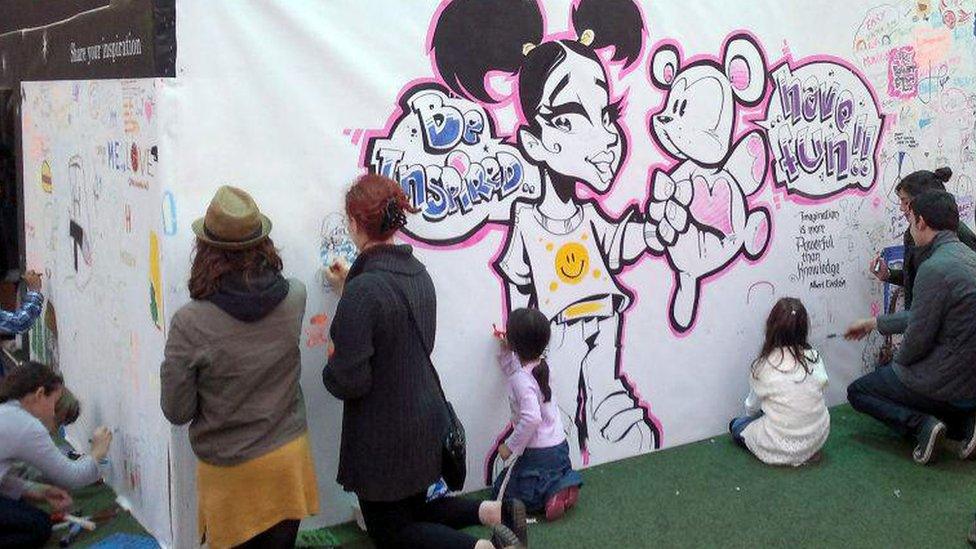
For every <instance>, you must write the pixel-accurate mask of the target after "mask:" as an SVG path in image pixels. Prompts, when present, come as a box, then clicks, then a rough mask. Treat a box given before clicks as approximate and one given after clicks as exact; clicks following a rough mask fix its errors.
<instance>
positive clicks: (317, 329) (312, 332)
mask: <svg viewBox="0 0 976 549" xmlns="http://www.w3.org/2000/svg"><path fill="white" fill-rule="evenodd" d="M308 324H309V325H308V327H307V328H305V346H306V347H308V348H309V349H314V348H316V347H322V346H323V345H325V344H326V343H328V341H329V337H328V332H327V329H328V325H329V317H328V316H326V315H325V314H324V313H319V314H317V315H315V316H313V317H312V318H311V319H310V320H309V322H308Z"/></svg>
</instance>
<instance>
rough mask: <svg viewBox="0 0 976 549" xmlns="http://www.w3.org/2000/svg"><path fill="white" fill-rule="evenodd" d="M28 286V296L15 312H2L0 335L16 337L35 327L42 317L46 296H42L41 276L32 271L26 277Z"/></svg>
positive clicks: (0, 313)
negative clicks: (38, 319) (38, 318)
mask: <svg viewBox="0 0 976 549" xmlns="http://www.w3.org/2000/svg"><path fill="white" fill-rule="evenodd" d="M24 282H25V283H26V284H27V295H25V296H24V301H23V303H21V305H20V309H18V310H17V311H14V312H10V311H4V310H0V334H9V335H15V334H20V333H23V332H26V331H27V330H29V329H30V328H31V326H33V325H34V322H35V321H36V320H37V317H39V316H41V310H42V309H43V308H44V296H43V295H41V279H40V275H38V274H37V273H35V272H33V271H31V272H28V273H27V274H26V275H24Z"/></svg>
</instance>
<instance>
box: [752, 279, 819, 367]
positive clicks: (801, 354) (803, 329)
mask: <svg viewBox="0 0 976 549" xmlns="http://www.w3.org/2000/svg"><path fill="white" fill-rule="evenodd" d="M809 332H810V320H809V317H808V316H807V309H806V307H804V306H803V303H802V302H801V301H800V300H799V299H797V298H795V297H784V298H781V299H780V300H779V301H777V302H776V304H775V305H773V309H772V310H771V311H769V316H768V317H767V318H766V337H765V339H764V340H763V345H762V349H761V350H760V351H759V356H758V357H756V360H754V361H752V377H755V378H757V379H758V377H759V367H760V366H761V365H762V363H763V361H765V360H766V359H769V358H770V356H771V355H772V353H773V351H775V350H776V349H784V348H785V349H786V350H785V351H784V355H781V358H780V363H782V360H783V359H784V358H786V357H785V353H789V354H790V356H792V357H793V360H794V361H796V363H797V364H799V365H800V367H801V368H803V371H805V372H806V373H807V375H809V374H810V373H811V372H812V371H813V367H812V366H811V365H810V361H809V359H808V357H807V355H806V351H808V350H810V344H809V343H808V342H807V336H808V335H809ZM773 367H776V365H773Z"/></svg>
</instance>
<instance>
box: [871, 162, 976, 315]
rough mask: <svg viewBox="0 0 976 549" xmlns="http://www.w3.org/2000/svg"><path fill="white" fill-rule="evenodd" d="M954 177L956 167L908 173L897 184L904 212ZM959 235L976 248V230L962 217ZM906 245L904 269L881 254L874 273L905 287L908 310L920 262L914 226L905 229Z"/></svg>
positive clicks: (939, 189)
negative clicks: (914, 202)
mask: <svg viewBox="0 0 976 549" xmlns="http://www.w3.org/2000/svg"><path fill="white" fill-rule="evenodd" d="M950 177H952V170H950V169H949V168H939V169H938V170H935V171H934V172H930V171H928V170H919V171H917V172H912V173H910V174H908V175H907V176H905V178H904V179H902V180H901V181H900V182H899V183H898V185H897V186H896V187H895V194H897V195H898V200H899V202H900V207H901V212H902V213H903V214H904V215H905V219H908V211H909V210H908V206H909V204H911V203H912V200H914V199H915V197H916V196H918V195H920V194H922V193H923V192H925V191H931V190H935V191H944V190H946V189H945V184H946V182H947V181H949V178H950ZM956 236H958V237H959V240H960V241H961V242H962V243H963V244H965V245H966V246H969V248H970V249H971V250H973V251H976V233H973V231H972V229H970V228H969V227H967V226H966V224H965V223H963V222H962V220H960V221H959V227H958V228H957V229H956ZM904 246H905V261H904V263H903V264H902V267H901V268H900V269H890V270H889V269H888V265H887V263H885V261H884V260H883V259H882V258H881V256H880V255H878V256H876V257H875V258H874V259H873V260H871V272H872V273H873V274H874V276H875V277H876V278H877V279H878V280H880V281H882V282H889V283H891V284H895V285H897V286H901V287H902V288H903V289H904V290H903V291H904V295H905V300H904V303H905V310H906V311H907V310H908V309H910V308H911V307H912V285H913V283H914V282H915V273H916V272H917V271H918V265H919V263H920V261H919V260H918V257H917V256H916V254H915V250H916V245H915V240H914V238H912V231H911V229H906V230H905V235H904Z"/></svg>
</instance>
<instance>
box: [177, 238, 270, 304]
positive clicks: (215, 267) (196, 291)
mask: <svg viewBox="0 0 976 549" xmlns="http://www.w3.org/2000/svg"><path fill="white" fill-rule="evenodd" d="M266 268H270V269H271V270H273V271H274V272H276V273H280V272H281V269H282V263H281V256H279V255H278V250H277V249H275V245H274V242H272V240H271V239H270V238H265V239H264V240H262V241H261V242H260V243H258V244H256V245H255V246H254V247H251V248H247V249H244V250H225V249H223V248H218V247H216V246H213V245H210V244H207V243H206V242H204V241H202V240H199V239H197V246H196V251H195V252H194V254H193V265H192V266H191V267H190V282H189V284H188V286H189V288H190V297H191V298H193V299H207V298H208V297H210V296H211V295H213V294H214V293H216V292H217V290H218V289H219V288H220V277H222V276H224V275H225V274H227V273H233V272H240V273H243V274H244V280H245V282H246V281H247V279H248V278H249V277H250V276H251V275H255V274H258V273H260V272H261V271H262V270H264V269H266Z"/></svg>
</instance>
